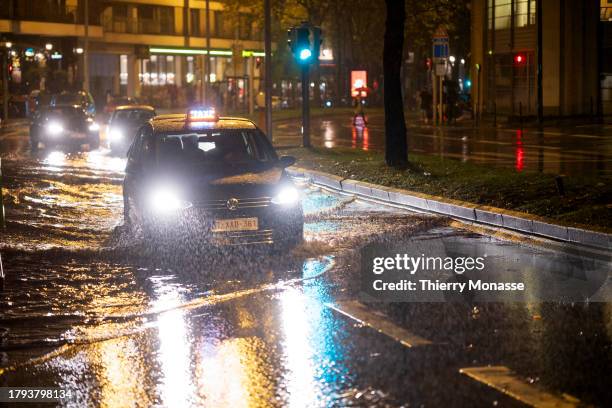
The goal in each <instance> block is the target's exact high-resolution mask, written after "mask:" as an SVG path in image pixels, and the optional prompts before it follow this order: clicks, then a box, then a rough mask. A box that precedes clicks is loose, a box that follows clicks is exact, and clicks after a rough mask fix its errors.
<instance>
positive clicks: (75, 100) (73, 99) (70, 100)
mask: <svg viewBox="0 0 612 408" xmlns="http://www.w3.org/2000/svg"><path fill="white" fill-rule="evenodd" d="M81 102H83V98H82V96H81V95H79V94H61V95H55V96H54V97H53V104H54V105H80V104H81Z"/></svg>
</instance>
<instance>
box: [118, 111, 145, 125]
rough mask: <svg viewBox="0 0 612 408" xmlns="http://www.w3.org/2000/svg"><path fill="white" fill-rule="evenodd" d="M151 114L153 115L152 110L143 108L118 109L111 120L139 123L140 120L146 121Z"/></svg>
mask: <svg viewBox="0 0 612 408" xmlns="http://www.w3.org/2000/svg"><path fill="white" fill-rule="evenodd" d="M153 116H155V112H152V111H150V110H144V109H126V110H119V111H116V112H115V117H114V119H113V122H115V121H116V122H122V123H126V122H135V123H141V122H146V121H148V120H149V119H151V118H152V117H153Z"/></svg>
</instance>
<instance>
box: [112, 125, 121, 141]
mask: <svg viewBox="0 0 612 408" xmlns="http://www.w3.org/2000/svg"><path fill="white" fill-rule="evenodd" d="M108 137H109V138H110V140H113V141H119V140H121V139H123V132H122V131H121V129H117V128H112V129H111V130H110V131H109V133H108Z"/></svg>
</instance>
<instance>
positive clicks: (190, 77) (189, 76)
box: [185, 55, 195, 84]
mask: <svg viewBox="0 0 612 408" xmlns="http://www.w3.org/2000/svg"><path fill="white" fill-rule="evenodd" d="M185 59H186V61H187V73H186V74H185V82H187V83H188V84H191V83H193V81H194V79H195V63H194V59H193V57H192V56H191V55H190V56H188V57H186V58H185Z"/></svg>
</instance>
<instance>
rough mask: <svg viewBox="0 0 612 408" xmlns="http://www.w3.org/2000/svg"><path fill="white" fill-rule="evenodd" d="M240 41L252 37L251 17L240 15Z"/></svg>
mask: <svg viewBox="0 0 612 408" xmlns="http://www.w3.org/2000/svg"><path fill="white" fill-rule="evenodd" d="M239 22H240V26H239V30H240V33H239V35H240V39H242V40H250V39H251V37H252V36H253V17H252V16H250V15H247V14H241V15H240V21H239Z"/></svg>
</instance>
